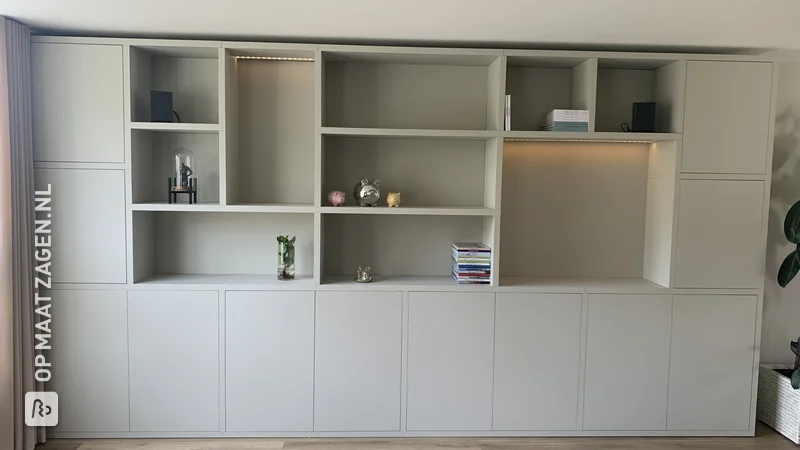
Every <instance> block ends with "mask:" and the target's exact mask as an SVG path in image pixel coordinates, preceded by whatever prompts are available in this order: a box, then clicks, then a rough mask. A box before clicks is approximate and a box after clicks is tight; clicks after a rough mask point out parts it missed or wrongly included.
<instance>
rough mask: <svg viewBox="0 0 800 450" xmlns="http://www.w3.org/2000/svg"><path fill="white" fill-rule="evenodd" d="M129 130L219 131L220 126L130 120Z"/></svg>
mask: <svg viewBox="0 0 800 450" xmlns="http://www.w3.org/2000/svg"><path fill="white" fill-rule="evenodd" d="M131 130H143V131H159V132H165V133H219V132H220V131H221V130H222V126H221V125H219V124H215V123H164V122H131Z"/></svg>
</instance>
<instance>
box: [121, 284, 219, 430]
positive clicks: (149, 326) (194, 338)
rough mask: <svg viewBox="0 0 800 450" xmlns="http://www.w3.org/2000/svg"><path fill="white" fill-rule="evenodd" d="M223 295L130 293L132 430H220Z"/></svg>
mask: <svg viewBox="0 0 800 450" xmlns="http://www.w3.org/2000/svg"><path fill="white" fill-rule="evenodd" d="M218 297H219V293H218V291H183V292H182V291H144V290H142V291H129V292H128V333H129V341H130V342H129V345H130V379H131V382H130V384H131V387H130V389H131V391H130V392H131V393H130V395H131V397H130V398H131V400H130V401H131V431H148V432H157V431H164V432H170V431H172V432H192V431H220V430H219V306H218V304H217V303H218Z"/></svg>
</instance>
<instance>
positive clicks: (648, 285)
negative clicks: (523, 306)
mask: <svg viewBox="0 0 800 450" xmlns="http://www.w3.org/2000/svg"><path fill="white" fill-rule="evenodd" d="M504 288H508V290H527V289H533V290H545V291H548V290H558V291H561V290H565V291H573V290H576V289H577V290H583V289H586V290H587V292H590V293H591V292H595V293H602V292H613V293H625V292H664V291H669V288H667V287H664V286H661V285H660V284H657V283H653V282H652V281H649V280H645V279H643V278H580V277H576V278H572V277H501V278H500V287H499V289H500V290H505V289H504Z"/></svg>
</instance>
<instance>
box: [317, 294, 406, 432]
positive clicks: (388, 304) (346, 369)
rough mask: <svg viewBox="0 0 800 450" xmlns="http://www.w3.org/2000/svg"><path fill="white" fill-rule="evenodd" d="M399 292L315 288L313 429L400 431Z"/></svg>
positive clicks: (400, 313)
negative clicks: (325, 290) (316, 289)
mask: <svg viewBox="0 0 800 450" xmlns="http://www.w3.org/2000/svg"><path fill="white" fill-rule="evenodd" d="M402 320H403V296H402V294H401V293H400V292H317V312H316V337H315V361H316V364H315V374H316V376H315V379H314V386H315V389H314V430H315V431H399V430H400V384H401V376H402V373H401V371H402V369H401V353H402V345H401V340H402V330H401V323H402Z"/></svg>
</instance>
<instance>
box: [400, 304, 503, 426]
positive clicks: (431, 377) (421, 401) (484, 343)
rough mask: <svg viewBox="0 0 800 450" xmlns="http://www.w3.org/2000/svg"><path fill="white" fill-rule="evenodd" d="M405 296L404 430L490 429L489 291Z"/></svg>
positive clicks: (491, 325)
mask: <svg viewBox="0 0 800 450" xmlns="http://www.w3.org/2000/svg"><path fill="white" fill-rule="evenodd" d="M408 298H409V305H408V308H409V310H408V315H409V317H408V405H407V409H408V411H407V413H408V414H407V428H408V430H409V431H486V430H491V429H492V386H493V382H492V369H493V363H492V362H493V361H492V360H493V355H494V348H493V347H494V294H491V293H471V292H470V293H466V292H411V293H409V294H408Z"/></svg>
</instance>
